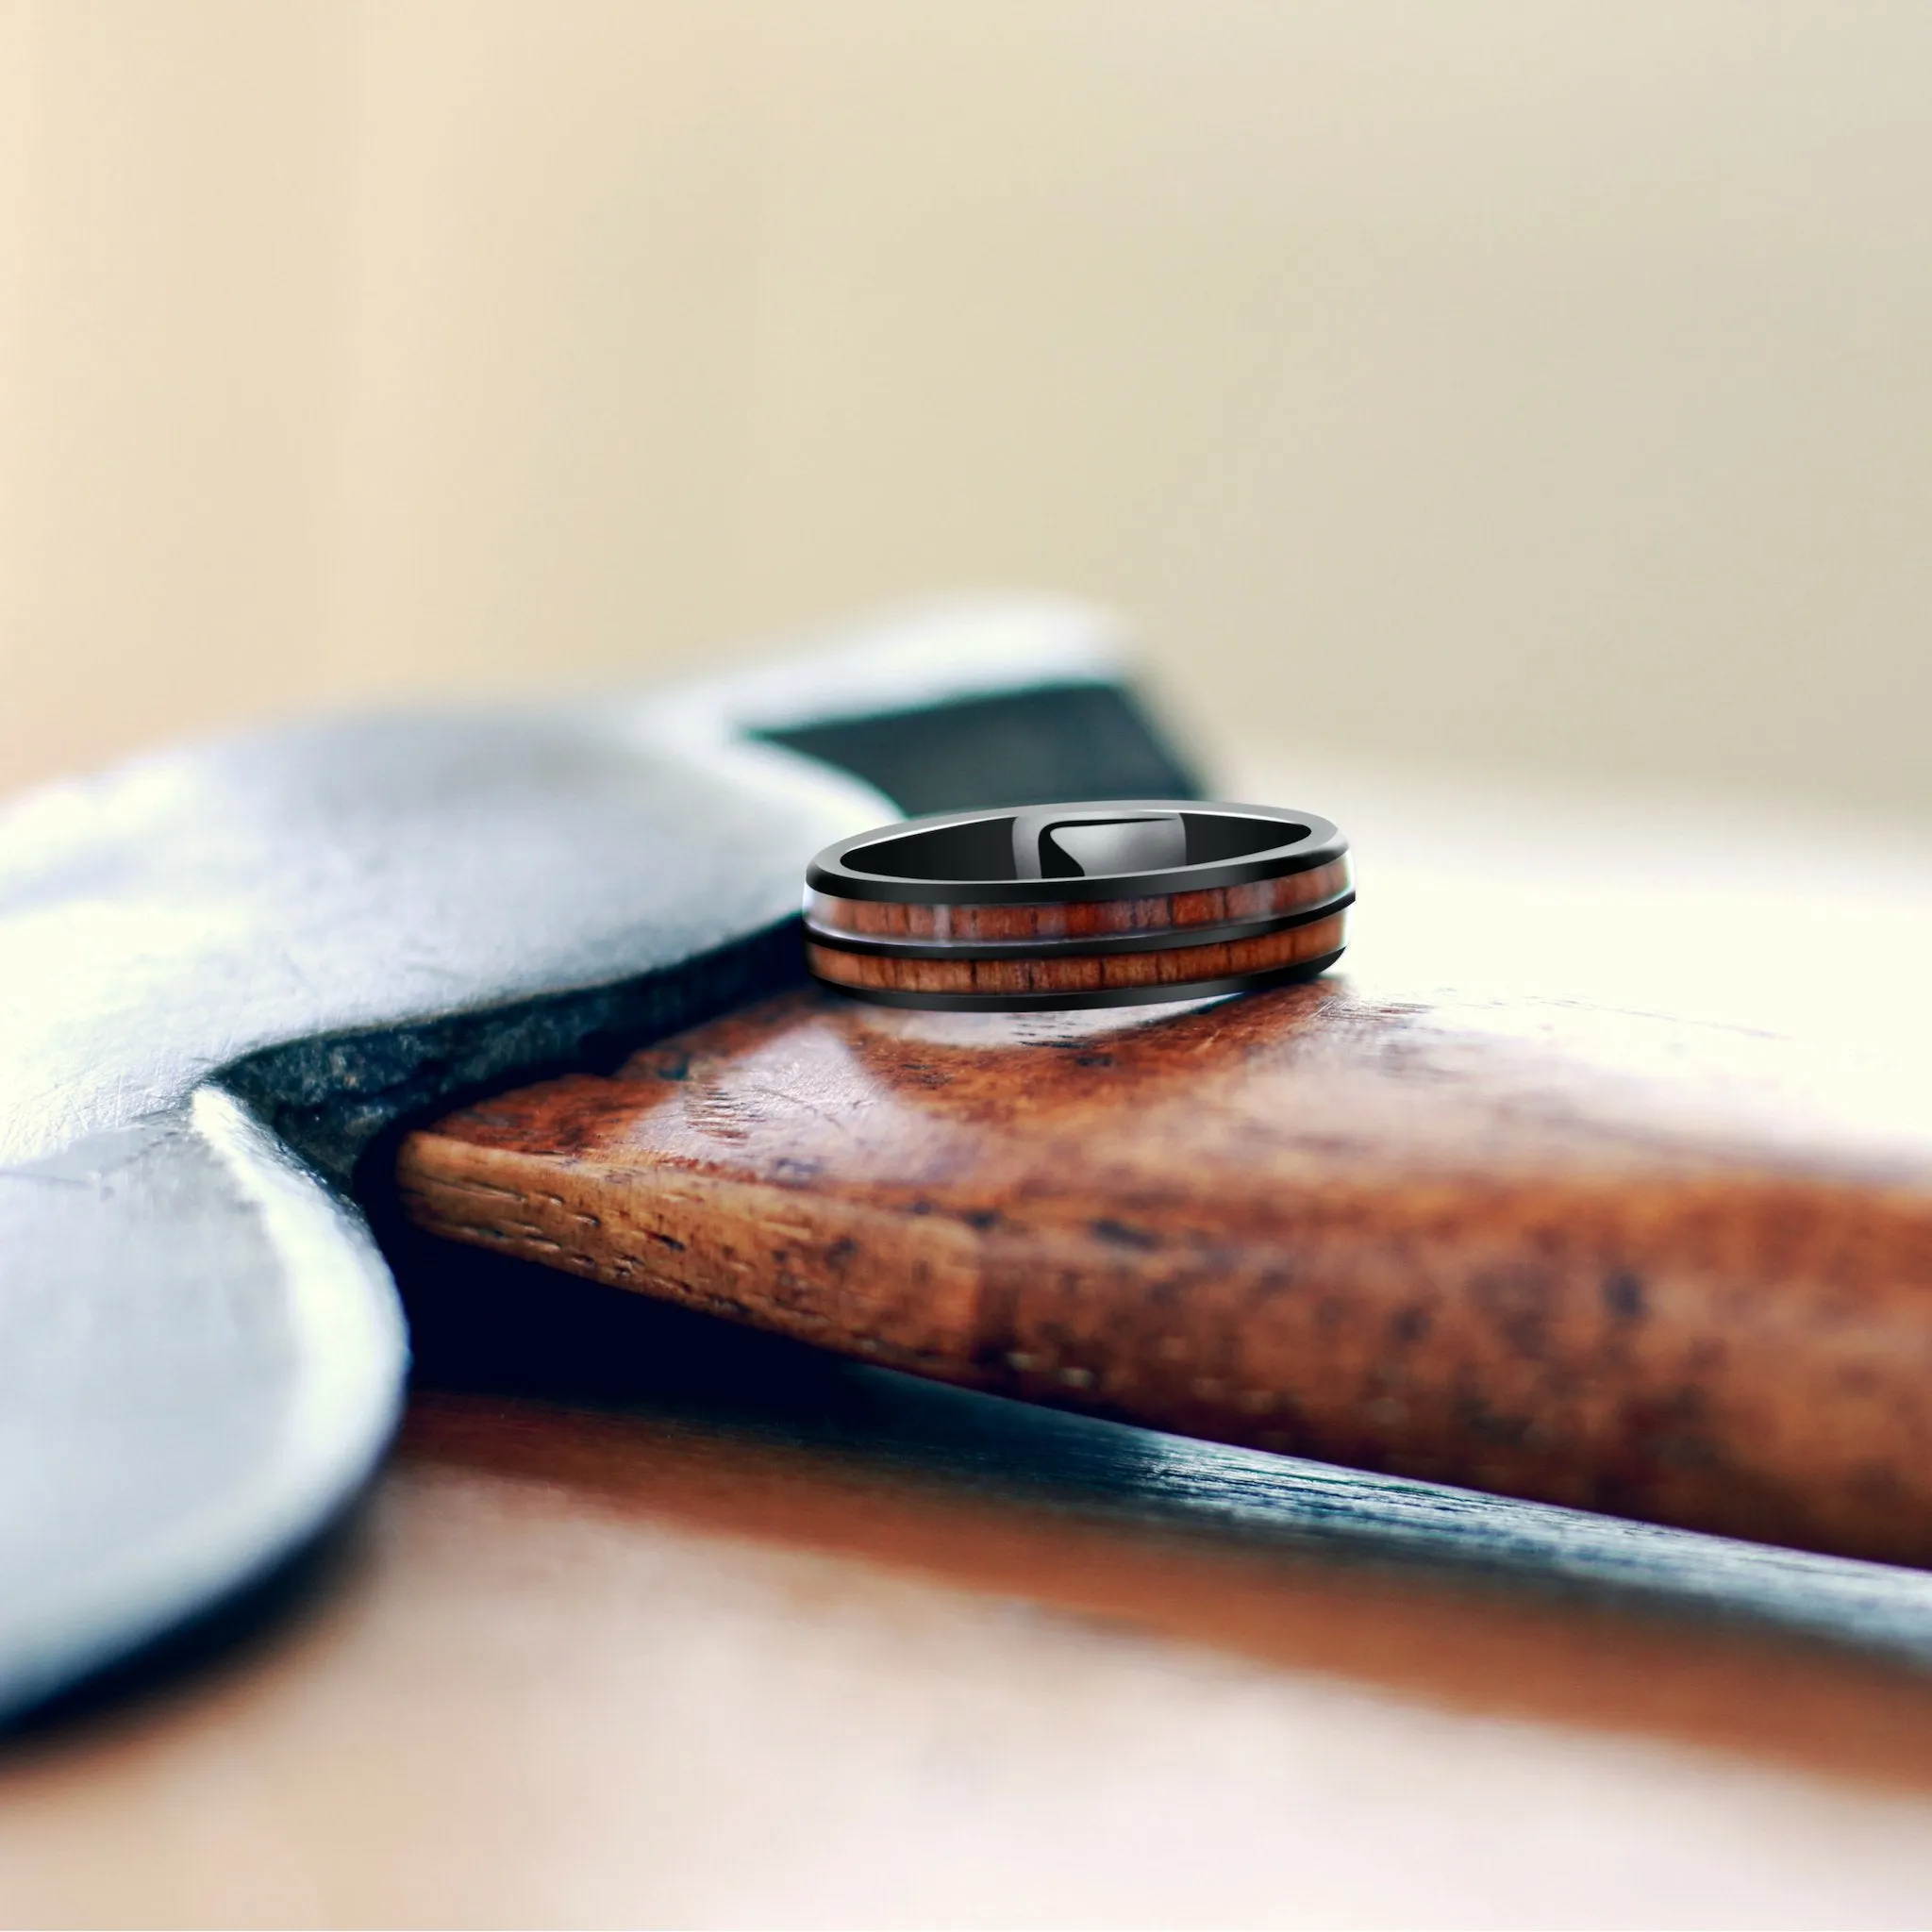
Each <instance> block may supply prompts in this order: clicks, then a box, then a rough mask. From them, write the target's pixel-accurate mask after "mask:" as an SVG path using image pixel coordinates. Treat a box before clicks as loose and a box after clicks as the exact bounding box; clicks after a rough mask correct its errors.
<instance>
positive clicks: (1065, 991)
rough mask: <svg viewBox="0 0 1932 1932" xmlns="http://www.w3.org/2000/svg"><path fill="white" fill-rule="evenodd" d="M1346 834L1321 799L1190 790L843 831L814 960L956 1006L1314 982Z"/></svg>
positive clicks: (817, 880)
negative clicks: (1201, 797)
mask: <svg viewBox="0 0 1932 1932" xmlns="http://www.w3.org/2000/svg"><path fill="white" fill-rule="evenodd" d="M1347 854H1348V841H1346V840H1345V839H1343V838H1342V836H1341V833H1340V832H1339V831H1337V830H1336V828H1335V827H1334V825H1332V824H1330V823H1329V822H1328V821H1327V820H1326V819H1324V818H1319V817H1317V816H1316V815H1315V814H1314V813H1313V812H1306V811H1284V810H1281V809H1279V808H1275V807H1273V806H1261V805H1206V804H1200V803H1197V802H1195V801H1193V800H1187V799H1160V798H1157V799H1139V798H1137V799H1114V800H1104V801H1099V802H1096V803H1090V804H1082V805H1043V806H1027V807H1024V808H1010V807H1009V808H1003V809H1000V810H997V811H971V812H946V813H942V814H941V815H940V816H938V817H935V818H925V819H912V820H910V821H908V822H906V823H903V824H895V825H881V826H879V827H878V828H877V829H876V830H874V831H871V832H861V833H859V834H858V836H857V837H856V838H851V839H841V841H839V842H838V843H837V844H836V845H828V846H826V847H825V849H824V851H823V852H821V853H820V854H819V855H818V857H817V858H814V859H813V860H812V862H811V864H810V865H809V866H808V867H807V869H806V874H805V883H806V897H805V935H806V962H807V964H808V966H809V968H810V970H811V972H812V974H813V975H814V976H815V977H816V978H818V979H820V980H822V981H824V983H825V984H826V985H828V986H835V987H837V988H838V989H839V990H840V991H841V992H847V993H851V994H853V995H854V996H855V997H857V998H858V999H865V1000H874V1001H877V1002H878V1003H879V1004H881V1005H884V1006H891V1007H924V1008H941V1009H944V1010H948V1011H969V1012H971V1011H981V1012H1012V1011H1024V1010H1027V1009H1041V1008H1077V1007H1124V1006H1139V1005H1142V1004H1146V1003H1150V1002H1153V1001H1157V1000H1189V999H1200V998H1203V997H1205V996H1208V995H1209V994H1216V993H1229V992H1245V991H1249V990H1250V989H1252V988H1255V987H1261V986H1278V985H1281V984H1283V983H1285V982H1287V981H1291V980H1298V979H1312V978H1313V977H1314V976H1315V975H1316V974H1318V973H1323V972H1325V971H1326V970H1327V968H1329V967H1330V966H1332V965H1334V963H1335V962H1336V960H1337V959H1339V958H1341V950H1342V947H1343V945H1344V944H1345V943H1346V913H1347V910H1348V908H1349V907H1350V906H1351V905H1352V904H1353V903H1354V901H1355V892H1354V889H1353V887H1352V886H1351V884H1350V880H1349V869H1348V857H1347Z"/></svg>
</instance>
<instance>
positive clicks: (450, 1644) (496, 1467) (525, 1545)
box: [0, 1271, 1932, 1924]
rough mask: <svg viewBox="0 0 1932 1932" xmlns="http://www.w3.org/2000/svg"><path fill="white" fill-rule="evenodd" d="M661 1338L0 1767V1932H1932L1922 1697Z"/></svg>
mask: <svg viewBox="0 0 1932 1932" xmlns="http://www.w3.org/2000/svg"><path fill="white" fill-rule="evenodd" d="M532 1273H533V1274H534V1271H532ZM505 1278H506V1280H507V1281H508V1284H509V1286H508V1288H503V1287H502V1285H501V1284H498V1285H497V1287H496V1288H495V1289H493V1290H491V1292H492V1293H496V1294H497V1296H498V1299H497V1300H496V1302H495V1303H494V1305H493V1306H494V1313H493V1314H492V1316H491V1321H492V1322H493V1324H494V1341H493V1342H490V1343H487V1344H486V1353H489V1352H490V1351H493V1353H489V1358H487V1359H482V1360H480V1361H479V1360H478V1359H476V1358H475V1344H474V1342H473V1341H470V1340H464V1341H459V1342H458V1341H453V1342H451V1343H450V1345H449V1347H448V1348H447V1350H443V1351H441V1353H440V1352H439V1350H440V1344H439V1343H438V1341H437V1340H436V1336H437V1333H438V1326H437V1321H438V1307H437V1306H436V1297H437V1295H438V1294H443V1295H447V1294H449V1293H451V1292H452V1290H451V1289H450V1288H449V1287H448V1285H447V1284H445V1285H444V1286H443V1287H442V1288H441V1289H439V1290H432V1291H428V1292H427V1293H426V1296H425V1303H426V1316H425V1308H423V1307H419V1323H420V1325H421V1330H422V1332H423V1333H424V1334H425V1341H426V1342H427V1352H428V1354H429V1357H430V1359H429V1360H428V1362H427V1363H426V1365H425V1366H426V1369H427V1371H428V1374H429V1375H430V1376H431V1377H436V1378H441V1379H443V1380H446V1381H464V1380H467V1381H470V1382H472V1383H478V1384H488V1383H489V1382H490V1381H491V1380H492V1379H500V1378H501V1377H502V1376H503V1375H504V1374H505V1373H506V1372H507V1371H508V1368H509V1367H510V1366H511V1363H512V1360H513V1357H515V1355H516V1351H517V1345H518V1329H519V1324H520V1322H521V1319H522V1314H521V1312H520V1311H521V1310H526V1308H527V1302H526V1301H524V1300H523V1299H521V1298H523V1297H525V1296H526V1295H528V1294H530V1293H538V1294H541V1292H543V1291H547V1289H548V1288H549V1286H550V1284H551V1283H552V1282H553V1281H558V1280H559V1278H558V1277H544V1278H543V1280H542V1281H541V1283H532V1282H531V1281H529V1280H524V1281H521V1282H520V1281H519V1280H518V1279H517V1277H516V1275H515V1274H514V1273H513V1272H512V1273H509V1274H506V1277H505ZM561 1288H562V1291H563V1292H564V1293H565V1294H566V1295H568V1296H583V1297H588V1298H589V1317H590V1322H591V1327H590V1330H589V1331H587V1332H588V1333H589V1336H590V1340H591V1341H592V1342H593V1343H594V1342H595V1341H596V1333H595V1330H596V1324H599V1323H605V1322H611V1321H617V1322H628V1321H630V1320H631V1319H632V1314H633V1310H632V1309H631V1308H628V1307H626V1308H624V1309H621V1310H619V1309H607V1308H605V1307H601V1306H600V1305H598V1304H597V1302H596V1299H595V1298H596V1297H598V1296H600V1295H604V1294H611V1295H613V1296H614V1291H602V1290H596V1289H591V1288H585V1287H580V1286H579V1285H578V1284H575V1283H562V1284H561ZM421 1292H422V1291H419V1293H421ZM460 1292H468V1289H467V1288H464V1289H462V1290H460ZM445 1311H446V1310H445ZM641 1319H642V1325H641V1326H640V1327H637V1328H635V1329H634V1330H632V1331H630V1336H629V1339H630V1340H631V1341H633V1342H634V1343H635V1344H636V1345H637V1348H638V1351H639V1353H641V1355H643V1356H645V1357H648V1358H649V1359H650V1360H651V1362H652V1364H653V1366H652V1368H651V1370H650V1372H649V1373H648V1374H646V1375H644V1376H643V1377H642V1378H641V1379H640V1378H638V1377H636V1376H632V1377H631V1378H630V1386H629V1388H628V1391H627V1393H626V1394H625V1399H623V1400H618V1399H614V1398H615V1396H616V1393H617V1391H616V1387H615V1384H614V1383H611V1382H608V1381H600V1378H599V1376H598V1374H597V1373H596V1371H595V1369H594V1367H593V1368H591V1370H590V1371H589V1372H588V1373H586V1371H585V1369H584V1367H583V1362H584V1361H585V1360H591V1361H594V1357H595V1354H596V1350H595V1347H594V1346H593V1347H591V1349H589V1350H587V1351H585V1352H584V1354H583V1355H582V1356H580V1357H579V1358H578V1360H577V1362H576V1364H575V1367H572V1366H571V1365H569V1364H564V1365H562V1366H561V1367H560V1366H559V1363H558V1361H556V1360H552V1359H550V1358H548V1357H545V1358H544V1359H541V1360H539V1361H537V1362H536V1363H534V1365H533V1364H531V1363H529V1362H527V1361H526V1362H525V1363H523V1364H522V1365H521V1368H520V1371H519V1373H520V1374H521V1376H522V1378H523V1379H524V1380H525V1381H526V1382H527V1381H530V1380H532V1379H534V1380H535V1382H536V1383H537V1384H538V1385H539V1386H540V1387H541V1385H542V1384H544V1383H545V1382H546V1381H554V1382H555V1384H556V1386H555V1388H554V1389H553V1390H552V1391H551V1392H549V1393H547V1394H544V1395H541V1396H538V1397H531V1396H523V1397H509V1396H506V1395H503V1394H500V1393H491V1392H489V1391H488V1390H487V1389H480V1388H479V1389H472V1390H469V1391H463V1390H458V1389H451V1388H444V1389H441V1390H433V1389H425V1390H424V1391H422V1392H420V1393H419V1394H418V1396H417V1398H416V1400H415V1402H414V1404H413V1406H412V1408H411V1411H410V1415H409V1419H408V1424H407V1427H406V1430H405V1433H404V1436H403V1440H402V1442H401V1444H400V1447H399V1450H398V1453H397V1454H396V1456H395V1457H394V1459H393V1461H392V1463H391V1467H390V1469H389V1471H388V1473H387V1474H386V1475H385V1477H384V1478H383V1480H382V1482H381V1484H380V1486H379V1488H378V1490H377V1491H376V1492H375V1495H374V1496H373V1497H372V1498H371V1499H370V1502H369V1505H368V1507H367V1509H366V1510H365V1512H364V1514H363V1516H362V1518H361V1519H360V1521H359V1522H358V1524H355V1525H354V1526H353V1528H352V1529H351V1530H350V1532H349V1533H348V1534H347V1536H346V1537H345V1538H344V1539H342V1540H341V1543H340V1544H339V1546H338V1547H336V1548H334V1549H333V1550H331V1551H330V1552H328V1553H327V1554H326V1555H325V1557H324V1558H323V1559H322V1560H321V1561H320V1563H319V1564H318V1565H317V1566H316V1574H313V1575H311V1576H310V1577H309V1578H308V1580H307V1581H306V1583H305V1584H304V1586H303V1588H301V1589H300V1590H299V1591H295V1592H294V1593H293V1600H292V1602H291V1603H289V1604H284V1605H281V1606H279V1607H276V1608H275V1609H274V1610H273V1612H272V1613H270V1614H268V1615H265V1616H259V1617H258V1618H257V1619H256V1620H255V1621H254V1624H253V1625H252V1626H251V1627H250V1628H248V1629H246V1630H245V1631H244V1632H243V1634H242V1638H241V1640H240V1641H229V1642H228V1643H226V1644H225V1645H224V1646H222V1647H221V1648H219V1649H218V1650H217V1651H216V1652H215V1653H214V1655H213V1656H211V1657H208V1658H205V1659H203V1660H201V1661H200V1662H198V1663H196V1664H194V1665H193V1666H192V1667H190V1668H186V1669H176V1670H175V1671H173V1672H169V1673H161V1674H158V1677H157V1678H156V1679H155V1680H154V1681H152V1682H149V1683H147V1684H145V1685H143V1686H141V1687H138V1690H137V1693H136V1694H135V1695H133V1696H132V1697H123V1698H120V1699H117V1700H115V1701H112V1702H110V1703H107V1704H104V1705H103V1706H102V1707H99V1708H97V1709H95V1710H93V1711H92V1712H88V1711H82V1712H80V1713H78V1714H75V1715H73V1716H70V1717H69V1718H67V1719H66V1720H65V1721H63V1722H61V1723H58V1724H52V1725H49V1726H48V1727H46V1728H44V1729H43V1730H42V1731H41V1732H39V1733H38V1734H36V1735H31V1736H28V1737H26V1738H25V1739H22V1740H17V1741H16V1742H15V1743H14V1745H13V1747H12V1749H11V1751H10V1752H9V1754H8V1757H7V1759H6V1765H5V1770H4V1774H0V1916H4V1917H5V1919H6V1920H7V1921H8V1923H14V1924H25V1923H37V1924H126V1923H146V1924H263V1923H271V1924H452V1923H475V1924H529V1923H541V1924H559V1923H561V1924H608V1923H645V1924H665V1923H673V1924H779V1923H782V1924H907V1923H912V1924H1023V1923H1024V1924H1040V1923H1051V1924H1231V1923H1244V1924H1424V1923H1426V1924H1685V1923H1696V1924H1845V1923H1857V1924H1918V1923H1923V1922H1924V1918H1925V1917H1926V1916H1927V1914H1928V1912H1932V1675H1928V1674H1925V1673H1924V1672H1923V1671H1915V1670H1912V1669H1910V1668H1908V1667H1906V1666H1903V1665H1900V1664H1898V1663H1895V1662H1887V1661H1885V1660H1883V1659H1880V1658H1876V1657H1869V1656H1860V1655H1858V1654H1857V1653H1855V1652H1852V1651H1848V1650H1844V1649H1840V1648H1838V1647H1834V1646H1831V1645H1829V1644H1820V1643H1816V1642H1808V1641H1800V1640H1798V1639H1796V1638H1793V1637H1791V1636H1790V1635H1784V1634H1778V1633H1774V1632H1771V1631H1767V1630H1764V1629H1759V1628H1753V1627H1751V1626H1750V1625H1749V1624H1741V1623H1738V1622H1725V1621H1723V1620H1718V1621H1712V1620H1710V1619H1707V1618H1684V1617H1677V1616H1672V1615H1669V1614H1665V1613H1663V1612H1660V1611H1659V1610H1658V1609H1657V1608H1656V1607H1641V1606H1631V1605H1628V1604H1620V1603H1618V1602H1616V1601H1613V1600H1607V1599H1605V1598H1603V1597H1601V1596H1600V1595H1593V1594H1590V1593H1575V1592H1572V1593H1569V1594H1563V1593H1557V1592H1552V1591H1547V1590H1536V1589H1525V1588H1524V1587H1523V1586H1522V1585H1521V1584H1520V1583H1512V1582H1510V1581H1509V1580H1508V1579H1507V1578H1502V1577H1492V1576H1485V1575H1482V1574H1459V1573H1458V1572H1457V1571H1456V1570H1455V1569H1454V1567H1453V1566H1444V1565H1442V1564H1441V1563H1440V1562H1434V1561H1429V1560H1418V1561H1409V1562H1406V1563H1398V1562H1392V1561H1390V1560H1386V1559H1381V1558H1377V1557H1374V1553H1373V1552H1364V1551H1363V1550H1361V1549H1359V1548H1357V1549H1345V1548H1324V1547H1322V1546H1321V1545H1320V1544H1319V1543H1314V1542H1310V1541H1308V1540H1307V1538H1306V1537H1300V1538H1298V1537H1296V1536H1294V1535H1286V1534H1283V1533H1282V1526H1281V1525H1280V1524H1274V1523H1271V1522H1269V1521H1268V1520H1267V1516H1268V1512H1267V1510H1266V1508H1265V1507H1262V1508H1257V1509H1256V1510H1254V1511H1252V1512H1249V1513H1248V1515H1247V1516H1246V1517H1244V1516H1243V1514H1242V1512H1241V1510H1240V1509H1239V1508H1231V1507H1229V1506H1230V1497H1231V1496H1233V1497H1234V1498H1235V1499H1236V1500H1237V1501H1238V1500H1239V1498H1240V1494H1241V1486H1242V1484H1244V1483H1248V1484H1253V1483H1254V1473H1253V1472H1254V1467H1255V1465H1256V1457H1254V1455H1253V1453H1252V1452H1240V1451H1231V1450H1221V1449H1217V1448H1213V1447H1209V1446H1208V1445H1195V1444H1191V1443H1189V1442H1187V1441H1183V1440H1182V1439H1178V1438H1169V1437H1160V1436H1154V1435H1145V1434H1142V1433H1141V1432H1138V1431H1129V1430H1124V1429H1117V1428H1115V1427H1113V1426H1112V1425H1110V1424H1094V1423H1088V1422H1084V1421H1076V1420H1074V1419H1070V1418H1069V1419H1062V1418H1058V1417H1040V1418H1038V1419H1037V1422H1038V1425H1037V1426H1035V1422H1036V1419H1035V1418H1033V1417H1032V1416H1030V1415H1029V1414H1028V1412H1026V1411H1024V1410H1021V1411H1018V1414H1017V1417H1014V1418H1009V1417H1008V1411H1009V1410H1011V1409H1012V1408H1013V1407H1014V1406H1012V1405H1007V1404H1004V1403H1000V1402H998V1401H996V1400H995V1399H993V1398H987V1397H980V1396H974V1395H970V1394H965V1393H960V1392H957V1391H944V1390H938V1389H929V1388H927V1387H925V1386H924V1385H920V1384H913V1383H908V1382H905V1381H903V1380H902V1378H900V1377H897V1376H893V1375H890V1374H886V1373H885V1372H881V1371H875V1370H868V1369H856V1368H854V1369H847V1368H844V1367H842V1366H822V1365H821V1364H820V1363H819V1362H817V1361H816V1360H808V1361H807V1362H806V1363H805V1364H804V1366H803V1368H802V1369H801V1364H800V1358H799V1356H798V1354H797V1353H796V1352H795V1351H792V1350H791V1349H790V1347H789V1345H787V1344H782V1343H776V1342H767V1341H764V1339H762V1338H758V1337H748V1336H747V1337H739V1336H736V1335H730V1334H728V1333H725V1334H723V1335H722V1336H712V1335H710V1334H708V1332H707V1331H708V1329H709V1328H710V1327H711V1326H712V1324H707V1323H703V1322H702V1321H701V1320H700V1319H699V1318H693V1317H684V1316H678V1315H677V1314H676V1313H675V1311H658V1310H655V1309H651V1308H648V1307H644V1308H643V1310H642V1317H641ZM612 1332H613V1333H614V1332H615V1331H612ZM540 1355H541V1350H540ZM1009 1419H1010V1420H1015V1421H1017V1423H1018V1424H1019V1427H1020V1433H1019V1434H1018V1435H1017V1436H1016V1435H1015V1434H1014V1433H1013V1432H1012V1430H1010V1429H1009V1428H1008V1421H1009ZM1256 1492H1257V1496H1258V1494H1259V1490H1258V1486H1257V1491H1256ZM1157 1498H1158V1503H1159V1507H1155V1502H1156V1499H1157ZM1191 1498H1198V1499H1199V1500H1198V1501H1196V1502H1191V1500H1190V1499H1191Z"/></svg>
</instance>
